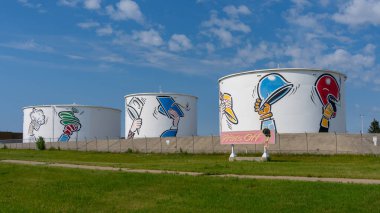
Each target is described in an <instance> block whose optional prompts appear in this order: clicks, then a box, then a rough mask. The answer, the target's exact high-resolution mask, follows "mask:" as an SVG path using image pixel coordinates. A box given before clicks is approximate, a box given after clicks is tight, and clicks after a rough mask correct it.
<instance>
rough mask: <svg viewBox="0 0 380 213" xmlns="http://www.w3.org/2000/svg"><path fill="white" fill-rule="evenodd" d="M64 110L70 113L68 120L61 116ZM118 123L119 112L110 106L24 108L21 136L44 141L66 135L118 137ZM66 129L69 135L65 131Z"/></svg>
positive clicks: (76, 138) (26, 140)
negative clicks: (41, 138) (40, 137)
mask: <svg viewBox="0 0 380 213" xmlns="http://www.w3.org/2000/svg"><path fill="white" fill-rule="evenodd" d="M73 109H74V111H75V112H73ZM64 112H66V113H69V114H66V115H70V114H71V115H72V117H71V119H70V118H69V117H70V116H69V117H67V116H66V119H65V118H63V117H64V116H63V115H64ZM60 116H61V117H60ZM64 120H66V121H67V122H64ZM36 123H37V124H36ZM39 124H41V125H39ZM64 124H66V125H64ZM68 125H71V126H68ZM120 125H121V111H120V110H117V109H112V108H105V107H93V106H81V105H51V106H50V105H48V106H34V107H33V106H32V107H25V108H24V123H23V139H24V142H34V141H35V139H36V138H38V137H39V136H42V137H44V138H45V141H46V142H56V141H58V140H59V138H61V139H62V138H64V137H61V136H62V135H66V139H69V141H76V140H78V141H84V140H85V138H87V139H89V140H92V139H94V138H95V137H96V138H99V139H106V138H107V137H109V138H120V128H121V127H120ZM68 129H69V134H64V131H65V130H68ZM66 133H68V132H67V131H66Z"/></svg>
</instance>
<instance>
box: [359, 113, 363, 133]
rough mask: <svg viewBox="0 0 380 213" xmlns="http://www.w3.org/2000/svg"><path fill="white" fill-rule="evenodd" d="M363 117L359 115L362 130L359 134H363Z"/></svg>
mask: <svg viewBox="0 0 380 213" xmlns="http://www.w3.org/2000/svg"><path fill="white" fill-rule="evenodd" d="M363 117H364V115H362V114H361V115H360V119H361V122H362V130H361V132H360V133H361V134H363V133H364V132H363Z"/></svg>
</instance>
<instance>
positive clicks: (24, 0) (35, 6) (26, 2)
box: [17, 0, 46, 13]
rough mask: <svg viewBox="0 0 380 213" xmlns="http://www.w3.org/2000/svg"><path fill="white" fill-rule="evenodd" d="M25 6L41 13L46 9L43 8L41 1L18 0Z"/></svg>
mask: <svg viewBox="0 0 380 213" xmlns="http://www.w3.org/2000/svg"><path fill="white" fill-rule="evenodd" d="M17 1H18V3H20V4H21V5H22V6H24V7H28V8H32V9H36V10H37V11H38V12H39V13H45V12H46V10H45V9H43V8H42V4H40V3H31V2H30V1H29V0H17Z"/></svg>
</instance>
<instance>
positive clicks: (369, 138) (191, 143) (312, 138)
mask: <svg viewBox="0 0 380 213" xmlns="http://www.w3.org/2000/svg"><path fill="white" fill-rule="evenodd" d="M377 138H380V134H363V135H362V134H335V133H301V134H276V143H275V144H271V145H270V147H269V150H270V152H272V153H300V154H301V153H311V154H376V155H377V154H380V146H378V145H377ZM45 141H46V148H47V149H62V150H78V151H97V152H120V153H122V152H140V153H229V152H231V146H230V145H222V144H220V138H219V136H192V137H174V138H141V139H131V140H125V139H111V138H103V139H98V138H92V139H85V140H84V141H73V142H56V141H57V139H45ZM4 142H5V143H4ZM4 147H6V148H10V149H35V148H36V146H35V144H34V143H9V141H0V148H4ZM262 151H263V144H247V145H235V152H237V153H261V152H262Z"/></svg>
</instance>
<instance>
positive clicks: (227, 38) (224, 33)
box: [210, 28, 234, 47]
mask: <svg viewBox="0 0 380 213" xmlns="http://www.w3.org/2000/svg"><path fill="white" fill-rule="evenodd" d="M210 32H211V33H213V34H214V35H215V36H216V37H218V38H219V39H220V41H221V42H222V46H225V47H231V46H232V44H233V43H234V40H233V39H234V38H233V36H232V33H231V32H230V31H228V30H226V29H223V28H211V29H210Z"/></svg>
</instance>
